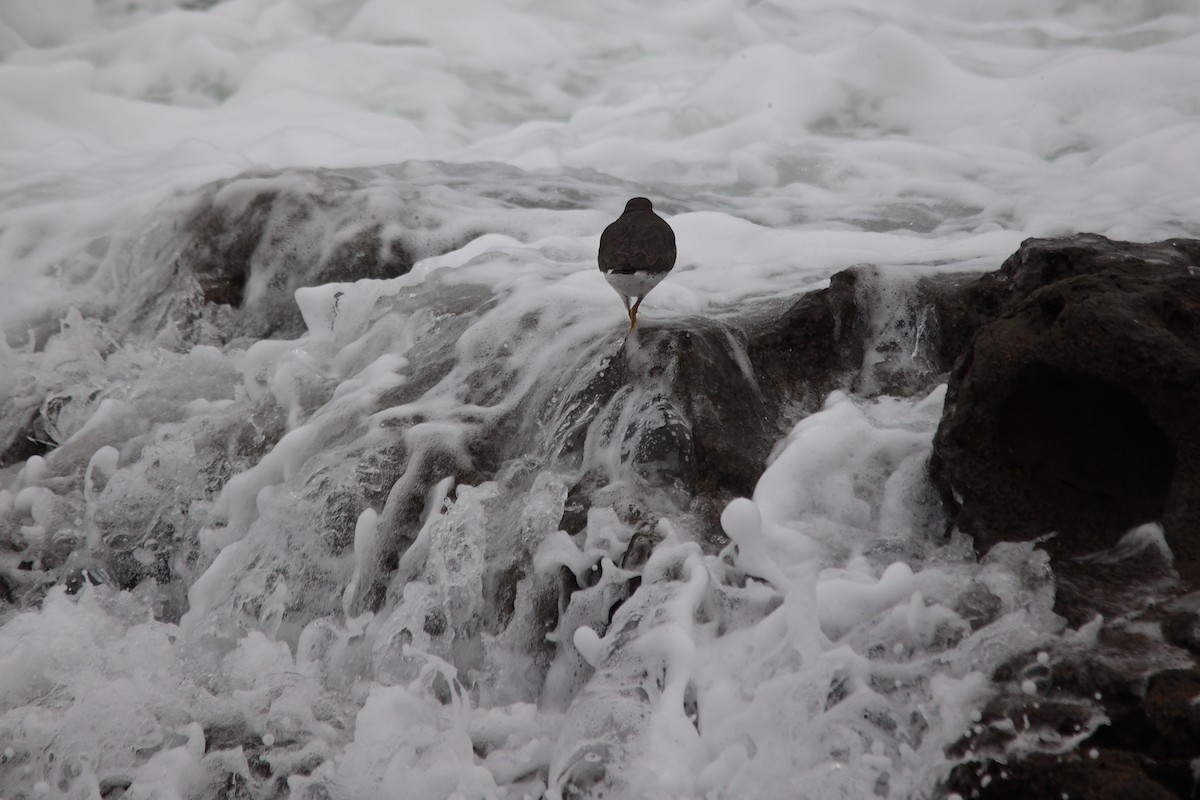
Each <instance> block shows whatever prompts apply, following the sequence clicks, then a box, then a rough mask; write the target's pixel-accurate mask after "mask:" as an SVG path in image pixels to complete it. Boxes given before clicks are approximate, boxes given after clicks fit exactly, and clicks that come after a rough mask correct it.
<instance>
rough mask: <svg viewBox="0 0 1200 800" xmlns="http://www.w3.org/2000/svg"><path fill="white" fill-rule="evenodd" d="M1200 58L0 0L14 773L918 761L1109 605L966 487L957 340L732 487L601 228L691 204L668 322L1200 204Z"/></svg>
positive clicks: (178, 779)
mask: <svg viewBox="0 0 1200 800" xmlns="http://www.w3.org/2000/svg"><path fill="white" fill-rule="evenodd" d="M1198 86H1200V13H1198V9H1197V6H1196V3H1195V2H1190V1H1189V2H1185V1H1184V0H1128V1H1123V2H1116V1H1115V0H1096V1H1095V2H1084V1H1083V0H1060V1H1059V2H1029V1H1028V0H998V1H996V2H982V1H975V0H969V1H968V2H950V1H949V0H900V2H895V3H888V4H882V3H866V2H800V1H799V0H797V2H782V1H781V2H770V1H769V0H763V1H762V2H736V1H731V0H704V1H702V2H695V1H693V2H670V0H667V1H666V2H660V3H654V4H644V3H634V2H627V1H626V0H616V1H615V2H611V3H606V4H582V3H577V4H565V3H557V2H549V1H548V0H504V1H501V2H488V3H484V2H477V1H476V0H462V2H458V3H455V4H453V5H452V6H449V5H444V4H443V5H435V4H431V3H425V4H419V3H400V2H388V1H387V0H353V1H351V2H340V1H339V2H334V1H333V0H228V1H227V2H205V1H204V0H191V1H190V2H188V1H186V0H185V1H184V2H176V0H145V1H144V2H141V1H139V0H94V1H93V0H0V323H2V328H3V333H4V337H3V339H0V434H3V439H4V440H7V437H9V436H11V435H12V433H13V432H14V431H17V430H19V429H21V428H22V426H23V425H25V424H26V423H27V421H28V420H29V418H30V415H31V414H35V415H37V416H38V418H39V420H40V423H39V424H40V426H41V427H40V428H39V429H38V436H39V437H41V439H42V443H41V444H42V448H43V449H44V450H45V452H44V453H43V454H42V455H33V456H31V457H29V458H27V459H21V460H19V461H17V462H16V463H13V464H11V465H9V466H6V467H4V468H0V575H3V576H4V577H5V580H6V582H7V583H6V586H7V589H8V591H7V593H8V594H10V595H12V597H11V601H4V602H0V797H2V798H5V800H14V799H15V798H34V797H69V798H89V799H91V798H100V797H104V798H110V797H118V796H125V797H129V798H205V797H254V798H267V797H296V798H326V797H328V798H374V797H378V798H405V799H406V800H407V799H409V798H411V799H412V800H425V799H426V798H429V800H441V799H444V798H451V797H454V798H523V797H531V798H537V797H542V796H546V797H550V798H558V797H569V798H583V797H589V798H600V797H605V798H609V799H610V800H615V799H616V798H624V797H630V798H642V797H648V798H714V799H715V798H722V799H724V798H728V799H729V800H733V799H734V798H780V799H781V800H782V799H783V798H796V797H806V798H817V799H818V800H823V799H824V798H842V797H845V798H862V797H870V796H879V797H890V798H927V797H938V796H940V795H941V794H944V792H943V790H942V789H941V788H940V784H941V781H942V780H943V779H944V778H945V777H946V775H947V774H948V772H949V770H950V769H951V768H952V767H953V766H954V763H955V761H954V758H952V757H951V756H948V755H947V750H948V748H950V747H951V746H952V745H954V744H955V743H956V742H958V741H959V740H960V739H962V738H963V737H964V736H967V735H968V734H969V733H970V731H971V729H972V726H973V725H975V724H976V723H977V722H978V721H979V715H980V710H981V709H982V708H983V706H984V705H985V704H986V703H987V701H988V699H989V698H991V697H992V696H993V695H994V694H995V693H996V691H998V689H997V687H996V686H994V685H993V684H992V682H991V680H990V679H989V677H988V676H989V675H990V674H991V673H992V671H993V669H994V668H995V667H996V666H998V665H999V664H1001V663H1003V662H1004V661H1005V660H1007V659H1009V658H1011V657H1013V656H1014V655H1016V654H1020V653H1026V652H1030V651H1037V650H1038V649H1040V648H1044V649H1046V650H1051V649H1053V647H1054V646H1055V644H1056V643H1059V644H1061V643H1062V642H1064V641H1066V642H1075V643H1076V644H1078V643H1079V639H1080V637H1085V636H1086V634H1085V633H1082V632H1078V631H1071V630H1069V629H1067V628H1066V627H1065V624H1064V621H1063V620H1062V619H1061V618H1059V617H1057V616H1056V615H1055V614H1054V613H1053V608H1052V606H1053V598H1054V584H1053V578H1052V576H1051V574H1050V573H1049V571H1048V567H1047V561H1046V557H1045V555H1044V554H1043V553H1041V552H1040V551H1039V550H1037V549H1036V547H1034V546H1033V545H1032V544H1023V545H1008V546H1001V547H998V548H996V549H994V550H993V551H992V552H991V553H990V554H988V555H987V556H986V557H984V558H982V559H977V558H976V557H975V555H974V554H973V552H972V547H971V542H970V541H969V540H968V539H967V538H966V537H964V536H963V535H961V534H958V533H956V532H952V533H951V534H950V535H948V536H947V535H946V532H945V530H944V520H943V519H942V518H941V516H940V512H939V510H938V508H937V503H936V499H935V496H934V493H933V492H932V490H931V489H930V487H929V486H928V483H927V481H926V478H925V472H924V464H925V460H926V458H927V457H928V454H929V451H930V448H931V440H932V435H933V431H934V430H935V428H936V426H937V422H938V418H939V415H940V413H941V405H942V401H943V397H944V391H945V390H944V387H938V388H934V389H933V390H932V392H931V393H930V394H928V395H927V396H924V397H914V398H895V397H888V396H886V395H877V394H872V393H864V394H862V395H850V394H845V393H841V392H835V393H834V394H832V395H830V396H829V397H827V398H825V399H824V402H823V405H822V406H821V408H820V409H819V410H817V411H816V412H815V413H812V414H809V415H807V416H805V415H803V414H799V413H797V414H796V415H795V418H794V419H792V420H791V421H790V423H789V424H790V425H794V427H791V429H790V431H789V430H783V431H781V432H780V437H779V442H778V444H777V445H776V447H775V449H774V452H773V456H772V459H771V461H770V464H769V465H768V466H767V468H766V470H765V471H764V472H763V473H762V475H761V476H759V477H758V479H757V482H756V485H755V487H754V489H753V491H752V492H743V494H747V495H748V496H746V497H739V498H732V497H727V498H725V499H724V500H723V504H722V507H721V508H719V509H717V512H718V513H719V516H720V525H719V528H720V530H717V529H716V528H717V527H718V526H717V525H716V524H715V521H714V520H709V518H708V517H706V516H705V515H704V514H701V513H697V512H696V511H695V509H691V508H689V507H688V506H687V503H686V502H685V501H681V500H680V498H679V493H678V492H677V491H675V490H674V489H673V488H672V487H671V486H670V485H669V484H670V482H669V481H667V482H665V483H664V482H663V481H657V482H656V481H654V480H650V479H647V477H646V474H645V470H644V469H643V468H644V467H645V464H643V463H640V462H639V461H638V454H637V452H636V450H637V448H636V447H631V446H630V444H629V443H630V441H633V440H635V439H636V437H637V436H638V435H639V431H644V430H646V428H647V425H649V423H650V421H651V420H653V419H655V418H658V419H661V418H662V415H663V413H666V412H664V406H663V404H662V397H663V396H665V394H667V392H666V385H667V383H669V382H670V381H672V380H676V379H681V378H678V376H675V377H673V376H671V375H669V374H663V373H662V371H661V370H657V371H656V370H655V369H654V368H653V367H654V362H653V357H652V354H651V353H650V352H649V351H648V350H647V349H646V348H645V347H644V346H643V345H641V344H639V343H640V342H643V341H648V340H644V339H642V338H640V335H635V336H632V337H629V338H628V339H626V337H625V330H624V329H625V324H624V312H623V309H622V307H621V304H620V301H619V300H618V298H617V297H616V295H615V294H614V293H613V292H612V291H611V289H609V287H608V286H607V285H606V284H605V282H604V280H603V277H602V276H601V275H600V274H599V272H598V270H597V269H596V265H595V250H596V246H597V242H598V239H599V234H600V231H601V230H602V229H603V227H604V226H605V225H606V224H607V223H608V222H610V221H611V220H612V219H613V218H615V217H616V216H617V214H618V213H619V212H620V210H621V208H622V207H623V204H624V202H625V200H626V199H627V198H628V197H630V196H633V195H638V194H642V195H646V196H648V197H651V198H652V199H653V200H654V202H655V204H656V207H657V208H658V210H659V211H660V213H662V214H663V215H664V217H666V218H667V219H668V220H669V221H670V223H671V224H672V226H673V227H674V229H675V231H676V236H677V240H678V243H679V260H678V263H677V266H676V269H675V271H674V272H673V273H672V274H671V276H670V277H669V278H668V279H667V280H666V281H665V282H664V283H663V284H662V285H661V286H660V287H658V288H657V289H656V290H655V291H654V293H653V294H652V295H650V297H649V299H647V301H646V302H645V303H644V304H643V307H642V311H641V314H640V317H639V319H640V322H641V327H642V330H643V333H646V332H649V333H651V334H652V333H653V331H654V330H655V328H656V327H658V328H660V329H665V330H683V329H687V328H690V327H701V326H713V325H715V326H718V327H719V328H720V329H722V330H730V331H732V330H735V329H736V327H737V326H738V325H739V324H741V322H742V321H744V320H746V319H749V318H761V317H762V316H763V315H767V314H770V313H774V312H777V311H778V310H779V309H781V308H783V307H786V304H787V302H788V301H790V300H792V299H794V298H796V297H798V296H799V295H800V294H801V293H803V292H805V291H809V290H812V289H817V288H821V287H823V286H825V285H827V280H828V278H829V276H830V275H831V274H833V273H834V272H836V271H838V270H840V269H843V268H845V267H849V266H852V265H856V264H871V265H875V266H877V267H878V268H879V269H880V270H881V272H882V273H883V274H885V275H897V276H904V275H913V274H933V273H949V272H978V271H985V270H990V269H994V268H996V267H997V266H999V264H1000V263H1001V261H1002V260H1003V259H1004V258H1005V257H1006V256H1007V255H1008V254H1010V253H1011V252H1012V251H1013V250H1014V249H1015V248H1016V247H1017V245H1018V244H1019V242H1020V241H1021V240H1023V239H1024V238H1026V237H1029V236H1052V235H1062V234H1069V233H1073V232H1077V231H1094V232H1099V233H1103V234H1106V235H1109V236H1112V237H1115V238H1124V239H1131V240H1137V241H1152V240H1158V239H1162V238H1167V237H1171V236H1192V237H1194V236H1200V192H1197V191H1196V187H1197V186H1200V92H1198V91H1197V89H1196V87H1198ZM263 196H269V197H271V198H285V199H286V202H285V201H280V202H278V203H277V204H276V205H275V206H273V209H274V210H273V211H272V212H271V215H269V216H268V218H267V221H266V226H267V227H266V230H267V231H268V233H269V235H264V238H263V241H264V242H267V244H266V245H264V246H259V247H258V248H257V249H256V250H255V251H254V252H253V254H252V256H251V257H250V258H251V261H253V263H254V265H255V274H254V277H253V278H252V279H251V280H250V281H249V282H248V283H247V285H246V287H245V296H244V298H243V300H244V302H243V307H242V310H241V311H240V312H239V311H236V310H232V309H227V308H226V309H215V308H214V307H212V306H202V305H201V304H198V303H196V302H195V296H196V294H195V291H196V290H195V285H194V283H193V282H192V281H191V278H190V273H188V272H187V270H186V269H183V268H182V267H181V266H180V265H184V266H186V265H187V264H189V263H193V262H190V261H189V259H193V261H194V260H195V257H196V253H197V252H198V251H197V249H196V248H197V247H199V245H197V244H196V241H197V239H196V235H197V234H196V233H195V230H196V228H195V224H196V217H195V214H196V209H197V208H200V207H204V208H216V209H218V210H219V211H220V212H221V213H222V214H224V215H225V217H223V219H232V220H238V219H241V220H243V221H245V220H247V219H250V218H251V217H252V216H253V215H252V214H250V212H248V211H247V209H253V208H256V206H255V205H254V204H255V198H260V197H263ZM288 203H291V204H292V205H288ZM189 226H190V227H189ZM363 236H365V237H366V239H360V238H356V237H363ZM361 241H366V242H367V243H368V244H367V245H362V246H372V247H374V246H380V247H385V246H391V245H392V244H393V243H401V244H402V245H403V248H404V250H405V257H406V258H407V259H408V260H411V261H413V262H415V264H414V266H413V268H412V270H411V272H408V273H407V274H405V275H402V276H400V277H392V276H391V275H373V276H371V277H369V278H364V279H361V280H354V278H355V277H357V276H355V275H353V274H343V273H340V272H338V271H337V270H336V269H334V268H333V267H331V266H330V265H332V264H334V263H335V262H337V258H335V255H336V254H337V253H339V252H345V251H344V250H339V248H344V247H351V246H352V245H354V243H355V242H361ZM347 243H349V244H347ZM396 246H397V247H399V246H400V245H396ZM352 250H353V247H351V251H352ZM397 252H398V251H397ZM218 261H219V259H218ZM221 263H224V262H221ZM218 266H220V264H218ZM735 349H736V348H735ZM619 353H621V354H623V359H624V361H623V362H622V363H624V364H625V365H626V366H625V371H624V373H623V377H624V379H625V380H626V384H624V385H623V386H622V387H619V388H614V389H613V390H612V391H610V392H609V393H608V394H602V395H597V394H595V393H592V392H591V391H590V388H589V387H594V386H596V385H601V384H603V383H604V379H605V376H606V371H607V370H609V369H610V368H612V365H613V364H614V363H615V362H614V358H615V357H616V355H617V354H619ZM668 411H669V409H668ZM584 476H587V478H588V481H589V482H587V483H586V485H587V486H588V487H590V488H589V489H588V492H589V494H588V499H589V501H590V507H589V508H588V509H586V513H585V514H584V513H583V512H579V515H577V516H580V518H579V519H578V524H577V525H576V526H575V527H576V528H577V530H575V531H573V532H571V533H568V532H567V531H564V530H560V525H561V522H562V520H563V519H564V518H565V516H564V515H565V514H566V515H568V516H569V514H570V512H571V509H572V507H573V506H572V503H573V502H574V501H575V499H576V497H575V494H576V493H575V491H574V490H575V489H576V488H577V487H578V486H579V485H580V482H581V478H582V477H584ZM710 516H711V515H710ZM706 520H709V521H708V522H706ZM726 536H727V537H728V541H726V539H725V538H723V537H726ZM647 542H650V543H652V544H653V547H650V546H649V545H647V544H646V543H647ZM985 596H986V598H988V603H990V605H989V611H988V614H987V616H986V619H982V620H981V619H979V618H977V617H973V616H972V614H971V613H970V610H971V609H973V608H978V606H979V603H978V602H976V601H977V600H978V598H980V597H985ZM1031 688H1033V689H1034V690H1036V686H1031ZM1098 722H1099V718H1097V720H1094V721H1093V724H1098ZM1086 732H1087V731H1086V730H1085V731H1082V732H1081V733H1080V737H1082V736H1083V735H1086ZM1073 741H1075V740H1072V739H1069V738H1068V739H1064V741H1062V742H1060V743H1058V746H1061V747H1063V748H1069V747H1070V746H1072V744H1073ZM1051 744H1053V743H1051ZM1041 746H1048V745H1047V743H1045V742H1042V743H1041Z"/></svg>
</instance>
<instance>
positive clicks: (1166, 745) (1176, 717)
mask: <svg viewBox="0 0 1200 800" xmlns="http://www.w3.org/2000/svg"><path fill="white" fill-rule="evenodd" d="M1198 697H1200V670H1196V669H1186V670H1184V669H1173V670H1167V671H1165V672H1160V673H1158V674H1157V675H1154V676H1153V677H1151V678H1150V684H1149V686H1148V687H1147V688H1146V699H1145V702H1144V704H1143V708H1144V709H1145V714H1146V721H1147V722H1148V723H1149V726H1150V728H1151V729H1153V731H1154V732H1155V734H1156V736H1155V741H1154V743H1153V744H1152V745H1151V748H1150V749H1151V752H1153V753H1155V754H1156V755H1158V756H1160V757H1163V758H1172V757H1174V758H1183V759H1188V760H1191V759H1194V758H1196V757H1197V756H1200V704H1197V703H1196V698H1198Z"/></svg>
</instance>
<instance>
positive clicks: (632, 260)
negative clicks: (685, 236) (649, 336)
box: [596, 197, 675, 331]
mask: <svg viewBox="0 0 1200 800" xmlns="http://www.w3.org/2000/svg"><path fill="white" fill-rule="evenodd" d="M596 260H597V261H598V262H599V264H600V271H601V272H603V273H604V277H605V278H607V279H608V285H609V286H611V287H612V288H613V289H614V290H615V291H616V293H617V294H619V295H620V296H621V302H623V303H624V304H625V311H626V312H628V314H629V330H631V331H632V330H633V329H634V328H636V327H637V312H638V306H640V305H641V304H642V300H644V299H646V295H647V294H649V293H650V290H651V289H653V288H654V287H655V286H658V284H660V283H662V279H663V278H665V277H667V273H668V272H670V271H671V268H672V267H674V266H675V232H674V231H673V230H671V226H670V225H668V224H667V221H666V220H665V219H663V218H662V217H660V216H659V215H658V214H655V213H654V205H653V204H652V203H651V202H650V201H649V200H648V199H647V198H645V197H634V198H633V199H631V200H630V201H629V202H628V203H626V204H625V210H624V211H623V212H622V213H621V216H620V217H618V218H617V220H616V222H613V223H612V224H611V225H609V226H608V227H607V228H605V229H604V232H603V233H602V234H600V252H599V253H598V255H597V258H596ZM631 302H632V305H630V303H631Z"/></svg>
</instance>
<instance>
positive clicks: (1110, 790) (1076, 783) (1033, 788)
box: [947, 751, 1180, 800]
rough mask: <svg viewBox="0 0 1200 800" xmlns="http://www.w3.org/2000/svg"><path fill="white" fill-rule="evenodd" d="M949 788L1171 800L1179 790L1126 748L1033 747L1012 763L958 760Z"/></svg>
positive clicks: (1033, 796) (1029, 799)
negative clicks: (1053, 750)
mask: <svg viewBox="0 0 1200 800" xmlns="http://www.w3.org/2000/svg"><path fill="white" fill-rule="evenodd" d="M947 783H948V788H949V789H950V790H951V791H955V792H957V793H959V794H961V795H962V796H963V797H970V798H973V799H974V800H993V798H994V799H995V800H1009V799H1010V798H1018V797H1019V798H1021V800H1063V798H1064V797H1066V798H1081V800H1082V798H1086V799H1087V800H1170V799H1171V798H1177V797H1179V796H1180V795H1178V794H1176V793H1175V792H1174V791H1171V790H1170V789H1168V788H1167V787H1165V786H1163V785H1162V784H1161V783H1159V782H1157V781H1155V780H1153V779H1152V778H1151V777H1150V776H1149V775H1147V774H1146V772H1145V770H1144V769H1143V767H1142V765H1141V764H1140V763H1139V762H1138V761H1137V759H1135V758H1134V757H1133V756H1130V755H1129V754H1127V753H1119V752H1109V751H1097V752H1096V757H1095V758H1092V757H1091V754H1090V753H1080V752H1072V753H1066V754H1063V755H1051V754H1048V753H1034V754H1032V755H1030V756H1029V757H1028V758H1026V759H1024V760H1022V761H1019V762H1015V763H1012V764H1005V763H998V762H995V761H986V762H984V763H982V764H980V763H973V762H972V763H967V764H960V765H959V766H957V767H955V768H954V770H953V771H952V772H951V774H950V779H949V781H948V782H947Z"/></svg>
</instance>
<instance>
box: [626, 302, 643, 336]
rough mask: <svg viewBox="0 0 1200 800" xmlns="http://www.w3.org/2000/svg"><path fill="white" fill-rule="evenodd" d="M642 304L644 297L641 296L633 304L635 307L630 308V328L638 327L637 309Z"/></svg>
mask: <svg viewBox="0 0 1200 800" xmlns="http://www.w3.org/2000/svg"><path fill="white" fill-rule="evenodd" d="M641 304H642V298H641V297H639V298H638V299H637V302H636V303H634V304H633V308H631V309H629V330H633V329H634V328H636V327H637V310H638V306H640V305H641Z"/></svg>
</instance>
